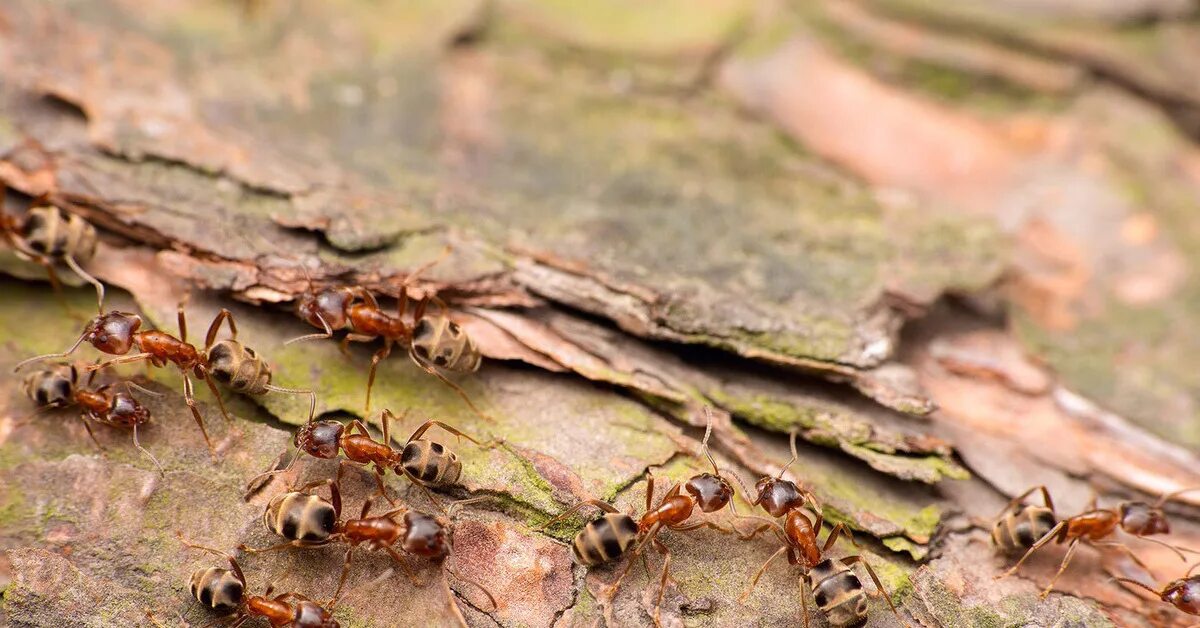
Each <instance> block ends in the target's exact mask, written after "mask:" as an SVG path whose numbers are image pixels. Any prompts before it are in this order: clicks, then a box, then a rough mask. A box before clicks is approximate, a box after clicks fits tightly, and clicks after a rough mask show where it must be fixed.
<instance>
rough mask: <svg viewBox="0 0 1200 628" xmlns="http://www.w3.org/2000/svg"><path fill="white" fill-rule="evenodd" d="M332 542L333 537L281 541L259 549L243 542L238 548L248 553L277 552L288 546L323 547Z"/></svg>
mask: <svg viewBox="0 0 1200 628" xmlns="http://www.w3.org/2000/svg"><path fill="white" fill-rule="evenodd" d="M330 542H332V537H331V538H329V539H325V540H323V541H288V542H287V543H280V544H278V545H272V546H270V547H263V548H257V549H256V548H253V547H247V546H246V544H245V543H242V544H241V545H238V549H239V550H241V551H243V552H246V553H247V554H262V553H264V552H276V551H279V550H283V549H288V548H292V549H308V548H310V547H321V546H322V545H329V543H330Z"/></svg>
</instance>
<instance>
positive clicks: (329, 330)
mask: <svg viewBox="0 0 1200 628" xmlns="http://www.w3.org/2000/svg"><path fill="white" fill-rule="evenodd" d="M317 320H319V321H321V327H323V328H325V331H324V332H322V333H319V334H305V335H303V336H297V337H295V338H292V339H291V340H288V341H287V342H284V343H283V346H285V347H286V346H288V345H290V344H292V343H293V342H304V341H306V340H316V339H318V338H320V339H325V340H327V339H329V338H333V328H332V327H330V326H329V322H328V321H326V320H325V317H324V316H321V313H320V312H317Z"/></svg>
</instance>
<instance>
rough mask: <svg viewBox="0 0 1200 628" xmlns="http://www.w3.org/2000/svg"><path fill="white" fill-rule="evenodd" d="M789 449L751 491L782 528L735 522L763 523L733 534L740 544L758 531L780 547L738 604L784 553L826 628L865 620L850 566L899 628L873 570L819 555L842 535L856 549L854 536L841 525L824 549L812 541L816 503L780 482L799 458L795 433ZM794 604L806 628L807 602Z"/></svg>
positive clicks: (819, 521) (816, 530) (819, 518)
mask: <svg viewBox="0 0 1200 628" xmlns="http://www.w3.org/2000/svg"><path fill="white" fill-rule="evenodd" d="M789 446H790V447H791V450H792V458H791V459H790V460H788V462H787V463H786V464H784V465H783V467H782V468H781V469H780V470H779V473H778V474H776V475H775V476H773V477H772V476H765V477H763V478H762V479H760V480H759V481H758V482H757V483H755V485H754V488H755V491H756V493H757V495H756V496H755V498H754V501H753V502H752V503H753V504H754V505H755V506H762V507H763V509H764V510H766V511H767V514H769V515H771V516H772V517H783V518H784V519H783V525H782V526H780V524H779V523H778V522H776V521H774V520H770V519H764V518H762V517H758V516H752V515H748V516H744V517H741V518H745V519H758V520H760V521H765V523H764V524H763V525H761V526H759V527H758V528H757V529H755V530H754V531H752V532H750V533H749V534H744V535H743V534H741V533H740V532H739V535H740V536H741V538H742V539H743V540H748V539H751V538H754V537H755V536H756V535H758V534H759V533H760V532H762V531H764V530H772V531H773V532H775V535H776V536H777V537H778V538H779V540H780V541H782V542H783V547H780V548H779V550H778V551H776V552H775V553H774V554H772V555H771V557H770V558H768V559H767V561H766V562H765V563H763V565H762V567H760V568H759V570H758V572H757V573H755V574H754V578H753V579H752V580H751V582H750V586H749V587H748V588H747V589H746V591H745V592H744V593H743V594H742V600H743V601H744V600H745V599H746V598H747V597H748V596H749V595H750V592H751V591H753V590H754V586H755V585H756V584H758V580H759V578H761V577H762V575H763V573H765V572H766V570H767V568H768V567H770V565H771V563H772V562H774V560H775V559H776V558H778V557H779V556H780V555H781V554H783V553H784V552H787V557H788V563H790V564H792V565H799V566H800V568H801V574H800V578H801V582H802V585H807V586H808V588H809V589H811V590H812V592H813V600H814V601H815V602H816V605H817V610H818V611H820V613H821V615H822V616H824V617H825V619H826V621H828V622H829V623H830V624H831V625H833V626H839V627H840V626H852V625H858V624H861V623H862V622H864V621H865V620H866V619H867V593H866V591H865V590H864V589H863V586H862V581H861V580H859V578H858V575H857V574H855V573H854V569H853V565H854V564H856V563H858V564H862V566H863V567H865V568H866V570H867V574H868V575H869V576H870V577H871V580H872V581H873V582H874V583H875V587H876V589H878V590H879V592H880V594H882V595H883V597H884V599H885V600H887V603H888V606H889V607H890V608H891V609H892V613H894V614H895V615H896V618H897V619H900V621H901V623H904V620H903V619H902V618H901V617H900V613H899V611H897V610H896V606H895V604H893V603H892V598H891V596H889V595H888V594H887V590H886V589H884V587H883V583H882V582H880V581H879V577H878V576H877V575H876V574H875V570H874V569H872V568H871V565H870V563H868V562H867V561H866V560H865V559H864V558H863V557H862V556H859V555H855V556H847V557H844V558H842V559H841V560H839V561H834V560H832V559H830V558H828V557H827V556H825V554H826V553H827V552H828V551H829V550H830V549H831V548H832V547H833V545H834V543H835V542H837V540H838V537H840V536H842V535H845V538H846V540H848V541H850V543H851V544H852V545H854V546H855V547H858V544H857V543H855V542H854V536H853V535H852V534H851V533H850V530H849V528H847V527H846V525H845V524H843V523H839V524H837V525H835V526H834V527H833V528H832V529H831V530H830V531H829V535H828V536H827V537H826V538H825V543H824V544H820V543H819V541H818V537H819V535H820V532H821V527H822V526H823V525H824V523H825V520H824V515H823V514H822V508H821V505H820V503H819V502H818V501H817V498H816V496H815V495H813V494H812V492H810V491H808V490H807V489H802V488H800V487H799V486H797V485H796V483H795V482H792V481H791V480H785V479H783V474H784V473H786V472H787V470H788V468H789V467H791V466H792V464H794V463H795V462H796V460H797V459H799V457H800V456H799V453H798V452H797V450H796V433H795V432H792V433H791V435H790V438H789ZM806 506H808V507H809V508H811V509H812V513H811V514H812V515H813V516H812V518H809V515H808V514H806V513H807V511H806V509H805V507H806ZM802 588H803V586H802ZM800 603H801V608H802V609H803V611H804V625H805V626H806V627H807V626H808V625H809V616H808V598H807V597H805V596H804V591H803V590H801V597H800ZM905 625H907V624H905Z"/></svg>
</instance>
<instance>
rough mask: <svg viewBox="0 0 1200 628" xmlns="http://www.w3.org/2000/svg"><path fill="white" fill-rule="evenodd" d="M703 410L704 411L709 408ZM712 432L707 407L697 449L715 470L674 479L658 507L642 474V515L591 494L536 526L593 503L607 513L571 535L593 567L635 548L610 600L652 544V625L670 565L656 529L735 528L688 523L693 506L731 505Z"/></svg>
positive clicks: (576, 553) (580, 556)
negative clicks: (655, 564) (656, 567)
mask: <svg viewBox="0 0 1200 628" xmlns="http://www.w3.org/2000/svg"><path fill="white" fill-rule="evenodd" d="M706 411H708V409H707V408H706ZM711 435H712V414H711V411H708V427H707V428H706V429H705V433H704V440H703V441H702V442H701V450H702V451H703V452H704V455H705V457H706V458H708V461H709V462H710V463H711V464H712V467H713V471H714V473H707V472H705V473H700V474H697V475H694V476H692V477H691V478H689V479H688V480H687V482H685V483H682V484H676V485H675V486H673V487H671V489H670V490H668V491H667V493H666V494H665V495H663V498H662V500H661V501H660V502H659V503H658V506H656V507H655V506H653V504H654V476H653V475H651V476H649V477H648V478H647V479H646V508H645V513H644V514H643V515H642V516H641V518H639V519H637V520H634V518H633V517H631V516H630V515H627V514H625V513H623V512H621V511H619V510H617V509H616V508H615V507H613V506H612V505H611V504H609V503H608V502H605V501H602V500H598V499H591V500H587V501H583V502H580V503H578V504H576V505H574V506H572V507H571V508H569V509H568V510H566V511H565V512H563V513H561V514H559V515H558V516H556V517H554V518H553V519H551V520H550V521H548V522H546V523H545V524H544V525H542V526H541V527H540V529H543V530H544V529H546V528H548V527H550V526H551V525H553V524H554V523H556V522H558V521H561V520H562V519H564V518H566V517H569V516H570V515H572V514H574V513H576V512H578V511H579V510H580V509H582V508H585V507H587V506H594V507H596V508H599V509H600V510H601V511H603V512H604V513H605V514H604V515H602V516H601V517H600V518H599V519H593V520H591V521H589V522H588V523H587V524H586V525H584V527H583V529H582V530H580V532H579V533H578V534H576V535H575V539H574V540H573V541H572V543H571V557H572V559H573V560H574V561H575V563H576V564H578V565H584V566H586V567H594V566H596V565H601V564H604V563H609V562H613V561H616V560H617V559H619V558H621V557H622V556H624V555H625V554H626V552H627V551H628V550H629V549H630V548H631V547H633V548H634V549H633V551H632V552H630V560H629V562H628V564H626V566H625V569H624V570H623V571H622V572H621V575H620V576H618V577H617V580H616V582H614V583H613V585H612V586H611V587H610V588H609V594H608V599H609V600H610V601H611V600H612V599H613V598H614V597H615V596H616V593H617V590H618V589H619V587H620V586H621V581H622V580H623V579H624V578H625V575H626V574H627V573H629V568H630V567H631V566H632V565H633V560H632V557H633V556H638V555H641V553H642V551H643V549H644V548H645V546H646V545H647V544H651V545H653V547H654V548H655V549H656V550H657V551H658V552H659V553H660V554H662V555H663V567H662V575H661V576H660V578H659V589H658V596H657V597H656V598H655V602H654V612H653V614H652V618H653V620H654V624H655V625H656V626H659V625H661V623H662V622H661V607H662V598H663V594H664V593H665V592H666V587H667V582H668V581H669V579H670V568H671V551H670V549H669V548H668V547H667V546H666V544H665V543H663V542H662V541H661V540H659V539H658V534H659V532H661V531H662V530H663V528H667V529H670V530H675V531H679V532H686V531H689V530H695V529H698V528H711V529H714V530H718V531H720V532H726V533H728V532H733V531H735V530H732V529H729V528H724V527H722V526H720V525H718V524H716V523H713V522H712V521H698V522H693V523H687V520H688V519H690V518H691V516H692V512H693V510H695V509H696V508H697V507H699V508H700V510H701V511H702V512H704V513H713V512H717V511H719V510H721V509H723V508H725V507H726V506H728V507H729V508H730V509H733V495H734V491H733V486H732V485H731V484H730V483H729V481H728V480H727V479H725V478H724V477H723V476H722V475H721V470H720V468H718V467H717V463H716V460H714V459H713V457H712V453H711V452H710V451H709V448H708V440H709V437H710V436H711ZM681 487H682V488H684V489H685V490H686V491H687V494H686V495H684V494H681V493H680V488H681ZM635 544H636V547H635Z"/></svg>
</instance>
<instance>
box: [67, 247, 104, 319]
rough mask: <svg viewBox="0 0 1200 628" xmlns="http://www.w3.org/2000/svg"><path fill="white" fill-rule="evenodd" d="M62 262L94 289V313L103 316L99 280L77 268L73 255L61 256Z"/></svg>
mask: <svg viewBox="0 0 1200 628" xmlns="http://www.w3.org/2000/svg"><path fill="white" fill-rule="evenodd" d="M63 260H65V261H66V262H67V266H70V267H71V270H73V271H75V274H76V275H79V276H80V277H82V278H83V279H84V281H87V282H88V283H90V284H92V285H93V286H95V287H96V311H97V312H98V313H100V314H104V284H102V283H100V280H99V279H96V278H95V277H93V276H92V275H91V274H89V273H88V272H87V271H85V270H83V268H82V267H80V266H79V262H76V261H75V257H74V256H73V255H63Z"/></svg>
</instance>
